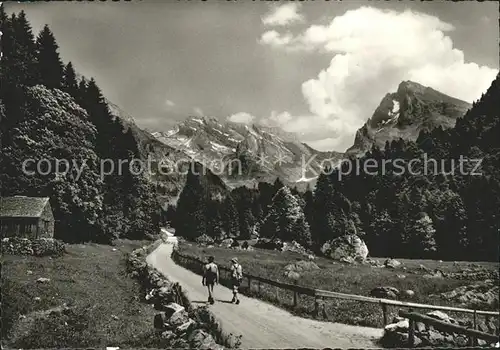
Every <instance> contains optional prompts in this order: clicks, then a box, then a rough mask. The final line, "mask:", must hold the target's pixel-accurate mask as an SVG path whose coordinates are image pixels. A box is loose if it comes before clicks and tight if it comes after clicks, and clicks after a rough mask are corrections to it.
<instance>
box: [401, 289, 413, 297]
mask: <svg viewBox="0 0 500 350" xmlns="http://www.w3.org/2000/svg"><path fill="white" fill-rule="evenodd" d="M403 295H404V296H405V297H407V298H413V297H414V296H415V292H414V291H412V290H411V289H407V290H405V291H403Z"/></svg>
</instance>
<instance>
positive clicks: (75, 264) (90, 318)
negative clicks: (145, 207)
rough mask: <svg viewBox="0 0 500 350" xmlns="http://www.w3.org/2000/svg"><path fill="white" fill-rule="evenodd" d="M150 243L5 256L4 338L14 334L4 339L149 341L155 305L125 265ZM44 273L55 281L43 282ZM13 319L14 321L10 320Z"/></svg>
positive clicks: (52, 343) (18, 342) (37, 343)
mask: <svg viewBox="0 0 500 350" xmlns="http://www.w3.org/2000/svg"><path fill="white" fill-rule="evenodd" d="M146 243H147V242H146V241H119V242H118V243H117V244H116V245H115V246H114V247H111V246H106V245H97V244H86V245H69V246H67V251H68V253H67V254H66V255H65V256H63V257H60V258H50V257H43V258H37V257H29V256H9V255H8V256H3V257H2V311H3V312H2V320H3V321H4V328H5V333H6V334H5V333H4V330H2V338H5V337H4V335H7V336H8V337H9V340H8V341H4V340H2V342H3V343H4V344H5V345H9V346H14V347H24V348H28V347H31V348H33V347H39V348H42V347H45V348H48V347H61V346H64V347H84V346H92V347H103V346H121V347H123V346H139V345H140V346H148V344H146V343H145V342H144V340H145V339H150V338H152V337H150V335H151V333H152V331H153V324H152V323H153V322H152V321H153V317H154V314H155V310H154V309H153V308H152V307H151V305H147V304H145V303H141V302H140V301H139V297H140V287H139V285H138V283H137V282H135V281H133V280H132V279H131V278H129V277H127V275H126V271H125V256H126V253H129V252H131V251H132V250H133V249H135V248H138V247H140V246H142V245H145V244H146ZM113 248H114V249H116V251H113V250H112V249H113ZM28 270H29V271H32V274H28V273H27V271H28ZM40 277H46V278H50V279H51V281H50V282H48V283H37V282H36V280H37V279H38V278H40ZM35 297H39V298H40V300H39V301H36V300H35ZM64 303H66V304H67V305H68V306H70V307H74V309H73V310H74V311H73V312H71V313H69V314H68V315H62V316H61V315H59V317H54V318H50V317H49V318H47V317H44V318H43V319H44V321H40V320H35V319H36V315H37V313H39V312H40V311H43V310H47V309H51V308H57V307H60V306H62V305H63V304H64ZM19 315H25V316H27V317H26V318H19ZM9 319H12V320H14V321H13V324H12V323H11V324H10V325H9V324H8V323H9V322H8V321H9ZM33 321H34V322H33ZM65 322H66V323H65ZM6 323H7V324H6ZM5 326H7V327H5ZM30 333H31V335H29V334H30ZM151 346H154V344H151Z"/></svg>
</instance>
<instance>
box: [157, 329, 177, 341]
mask: <svg viewBox="0 0 500 350" xmlns="http://www.w3.org/2000/svg"><path fill="white" fill-rule="evenodd" d="M175 337H176V335H175V333H174V332H172V331H171V330H166V331H163V332H161V338H162V339H164V340H171V339H174V338H175Z"/></svg>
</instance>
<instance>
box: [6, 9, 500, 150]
mask: <svg viewBox="0 0 500 350" xmlns="http://www.w3.org/2000/svg"><path fill="white" fill-rule="evenodd" d="M4 6H5V8H6V10H7V12H18V11H20V10H24V11H25V12H26V14H27V17H28V20H29V21H30V22H31V24H32V26H33V30H34V32H35V34H36V33H38V31H39V30H40V29H41V28H42V27H43V26H44V25H45V24H48V25H49V27H50V28H51V29H52V31H53V32H54V35H55V37H56V40H57V42H58V44H59V47H60V48H59V51H60V54H61V57H62V59H63V61H64V62H68V61H71V62H72V63H73V64H74V66H75V69H76V70H77V71H78V72H79V73H80V74H82V75H84V76H86V77H88V78H90V77H94V78H95V79H96V81H97V84H98V85H99V86H100V88H101V89H102V91H103V94H104V95H105V96H106V97H107V98H108V99H109V100H110V101H112V102H113V103H114V104H117V105H118V106H120V108H121V109H123V110H124V111H126V112H127V114H129V115H131V116H133V117H134V119H135V121H136V123H137V124H138V125H139V126H140V127H143V128H146V129H148V130H150V131H166V130H168V129H170V128H172V127H173V126H174V125H175V124H177V123H179V122H180V121H182V120H183V119H185V118H187V117H189V116H197V115H206V116H214V117H217V118H219V119H220V120H221V121H223V120H231V121H235V122H240V123H249V124H250V123H255V124H259V125H266V126H279V127H281V128H283V129H284V130H285V131H288V132H295V133H297V134H298V135H299V137H300V138H301V140H302V141H304V142H306V143H308V144H309V145H310V146H312V147H314V148H316V149H319V150H336V151H340V152H342V151H345V150H346V149H347V148H348V147H350V146H351V145H352V143H353V140H354V135H355V133H356V130H357V129H359V128H360V127H361V126H362V125H363V124H364V123H365V122H366V120H367V119H368V118H370V117H371V115H372V114H373V111H374V110H375V108H376V107H377V106H378V104H379V103H380V101H381V99H382V98H383V97H384V96H385V94H387V93H388V92H394V91H395V90H396V89H397V86H398V85H399V83H400V82H401V81H403V80H413V81H416V82H418V83H421V84H423V85H426V86H430V87H432V88H434V89H437V90H439V91H441V92H443V93H446V94H448V95H451V96H453V97H457V98H460V99H463V100H465V101H468V102H473V101H474V100H477V99H478V98H479V97H480V96H481V93H483V92H484V91H486V89H487V88H488V87H489V85H490V84H491V81H492V80H493V79H494V78H495V76H496V74H497V73H498V68H499V57H498V52H499V26H498V6H499V5H498V3H496V2H476V1H470V2H468V1H467V2H463V3H454V2H443V1H429V2H427V1H424V2H420V1H411V2H410V1H404V2H403V1H383V2H382V1H380V2H373V1H344V2H339V1H325V0H315V1H301V2H299V1H280V2H276V1H250V0H248V1H244V0H236V1H226V0H224V1H222V0H206V1H200V0H190V1H188V0H185V1H173V0H170V1H166V0H142V1H135V2H128V3H127V2H110V1H107V2H48V3H45V2H40V3H20V4H16V3H9V2H8V3H5V4H4Z"/></svg>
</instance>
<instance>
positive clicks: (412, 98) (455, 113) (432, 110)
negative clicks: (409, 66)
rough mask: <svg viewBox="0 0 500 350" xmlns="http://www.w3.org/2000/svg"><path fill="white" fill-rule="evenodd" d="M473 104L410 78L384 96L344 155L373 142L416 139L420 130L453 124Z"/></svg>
mask: <svg viewBox="0 0 500 350" xmlns="http://www.w3.org/2000/svg"><path fill="white" fill-rule="evenodd" d="M471 107H472V105H471V104H469V103H467V102H464V101H462V100H459V99H456V98H453V97H450V96H448V95H445V94H443V93H441V92H439V91H437V90H434V89H432V88H430V87H426V86H423V85H421V84H418V83H415V82H412V81H403V82H401V83H400V84H399V86H398V89H397V91H396V92H394V93H388V94H386V95H385V96H384V98H383V99H382V101H381V102H380V105H379V106H378V107H377V108H376V109H375V112H374V113H373V115H372V117H371V118H369V119H368V120H367V122H366V123H365V124H364V125H363V126H362V127H361V128H360V129H359V130H358V131H357V132H356V136H355V139H354V144H353V146H351V147H350V148H349V149H348V150H347V151H346V155H361V154H364V153H365V152H366V151H367V150H368V149H370V148H371V147H372V145H374V144H375V145H377V146H379V147H381V148H383V147H384V146H385V143H386V142H387V141H389V142H391V141H392V140H397V139H399V138H402V139H404V140H412V141H415V140H416V139H417V137H418V134H419V133H420V131H422V130H426V131H430V130H432V129H434V128H436V127H439V126H441V127H442V128H443V129H448V128H451V127H453V126H454V125H455V122H456V119H457V118H459V117H461V116H463V115H464V114H465V112H466V111H467V110H468V109H469V108H471Z"/></svg>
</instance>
